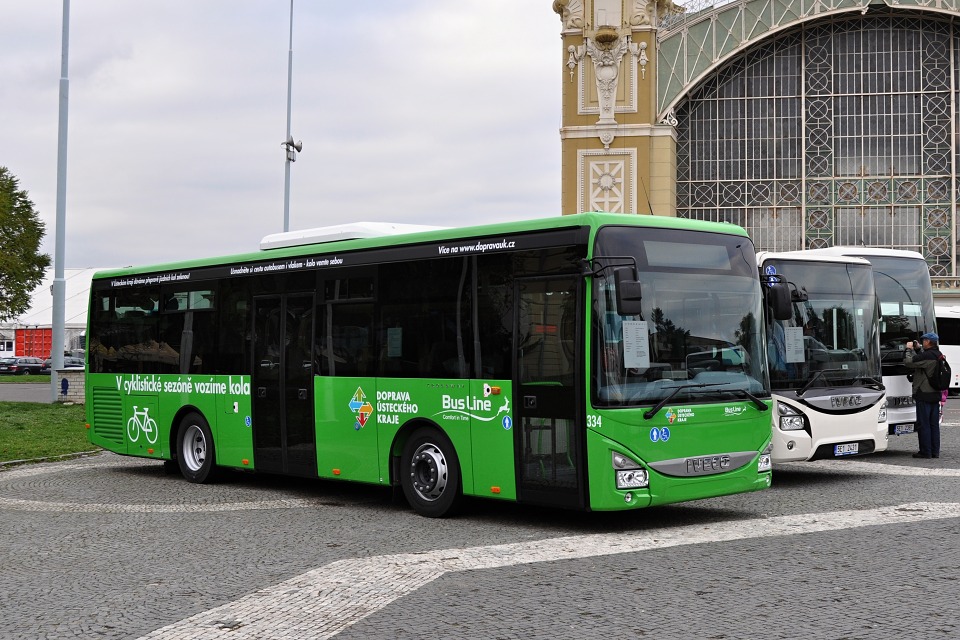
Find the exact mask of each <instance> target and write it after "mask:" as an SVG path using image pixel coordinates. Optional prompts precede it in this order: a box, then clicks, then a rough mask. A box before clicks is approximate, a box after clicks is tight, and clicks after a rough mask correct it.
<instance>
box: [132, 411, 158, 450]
mask: <svg viewBox="0 0 960 640" xmlns="http://www.w3.org/2000/svg"><path fill="white" fill-rule="evenodd" d="M149 411H150V409H149V408H147V407H144V408H143V411H137V407H134V408H133V417H132V418H130V419H129V420H127V437H128V438H130V442H136V441H137V440H138V439H139V438H140V432H141V431H143V437H144V438H146V440H147V442H149V443H150V444H156V443H157V436H158V435H159V431H158V430H157V421H156V420H154V419H153V418H151V417H150V416H149V415H147V413H148V412H149Z"/></svg>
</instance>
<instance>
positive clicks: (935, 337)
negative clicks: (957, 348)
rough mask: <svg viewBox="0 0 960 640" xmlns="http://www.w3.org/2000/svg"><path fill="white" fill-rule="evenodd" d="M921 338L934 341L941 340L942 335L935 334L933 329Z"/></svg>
mask: <svg viewBox="0 0 960 640" xmlns="http://www.w3.org/2000/svg"><path fill="white" fill-rule="evenodd" d="M920 339H921V340H933V341H934V342H940V336H938V335H937V334H935V333H934V332H933V331H930V332H928V333H925V334H923V335H922V336H920Z"/></svg>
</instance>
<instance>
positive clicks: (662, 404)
mask: <svg viewBox="0 0 960 640" xmlns="http://www.w3.org/2000/svg"><path fill="white" fill-rule="evenodd" d="M728 384H730V383H729V382H710V383H706V382H694V383H691V384H682V385H680V386H679V387H676V388H675V389H674V390H673V391H671V392H670V393H669V394H667V397H666V398H664V399H663V400H661V401H660V402H658V403H657V404H655V405H653V406H652V407H651V408H650V409H648V410H647V411H644V412H643V419H644V420H649V419H650V418H652V417H653V416H655V415H657V412H659V411H660V409H663V408H664V407H665V406H666V405H667V403H668V402H670V401H671V400H673V397H674V396H675V395H677V394H678V393H680V392H681V391H683V390H685V389H703V388H704V387H723V386H725V385H728Z"/></svg>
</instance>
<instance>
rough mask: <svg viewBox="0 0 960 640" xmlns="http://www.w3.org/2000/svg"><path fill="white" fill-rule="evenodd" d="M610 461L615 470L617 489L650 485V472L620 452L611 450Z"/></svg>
mask: <svg viewBox="0 0 960 640" xmlns="http://www.w3.org/2000/svg"><path fill="white" fill-rule="evenodd" d="M612 453H613V458H612V459H611V463H612V465H613V468H614V470H615V471H616V478H617V489H641V488H643V487H648V486H650V474H649V473H647V470H646V469H644V468H642V467H641V466H640V463H639V462H636V461H635V460H631V459H630V458H628V457H627V456H625V455H623V454H622V453H617V452H616V451H613V452H612Z"/></svg>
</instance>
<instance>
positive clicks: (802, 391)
mask: <svg viewBox="0 0 960 640" xmlns="http://www.w3.org/2000/svg"><path fill="white" fill-rule="evenodd" d="M838 371H839V372H841V373H842V372H843V369H817V371H816V373H814V374H813V376H811V377H810V379H809V380H807V384H805V385H803V388H802V389H800V391H797V397H798V398H799V397H800V396H802V395H803V394H805V393H806V392H807V391H808V390H809V389H810V387H812V386H813V383H814V382H816V381H817V378H822V377H823V374H825V373H836V372H838Z"/></svg>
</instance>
